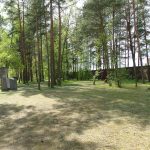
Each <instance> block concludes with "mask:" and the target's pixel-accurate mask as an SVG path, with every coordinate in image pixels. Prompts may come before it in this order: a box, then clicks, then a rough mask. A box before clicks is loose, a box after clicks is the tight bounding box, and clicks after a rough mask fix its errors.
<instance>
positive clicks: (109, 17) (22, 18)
mask: <svg viewBox="0 0 150 150" xmlns="http://www.w3.org/2000/svg"><path fill="white" fill-rule="evenodd" d="M1 3H3V5H2V6H3V7H2V10H1V15H0V67H7V68H9V70H11V74H12V75H13V76H17V77H18V79H19V82H23V83H24V84H27V83H29V82H37V83H38V89H40V88H41V87H40V83H41V82H44V81H48V82H47V83H48V86H49V87H52V88H53V87H54V86H55V85H61V84H62V80H69V79H74V78H75V79H77V80H87V79H92V78H93V74H92V70H97V71H98V73H100V72H101V70H106V72H107V81H106V82H108V83H110V82H109V81H111V80H115V81H116V82H117V84H118V86H121V85H120V80H121V79H122V78H129V77H128V76H129V75H128V74H127V73H126V70H125V68H128V67H133V70H134V80H135V85H136V86H137V82H138V75H137V67H139V68H140V73H141V77H142V82H143V83H145V82H146V81H145V77H144V72H145V70H144V67H145V66H148V67H149V65H150V57H149V55H150V30H149V28H150V20H149V16H150V11H149V10H150V9H149V7H150V1H149V0H85V1H84V4H83V7H82V8H76V7H75V5H76V3H77V1H75V0H70V1H69V0H5V1H3V2H1ZM119 68H124V69H121V70H120V69H119ZM110 70H111V71H110ZM148 71H149V72H148V74H150V69H148ZM96 74H97V72H96ZM126 74H127V75H126ZM95 76H96V75H95ZM149 80H150V79H149Z"/></svg>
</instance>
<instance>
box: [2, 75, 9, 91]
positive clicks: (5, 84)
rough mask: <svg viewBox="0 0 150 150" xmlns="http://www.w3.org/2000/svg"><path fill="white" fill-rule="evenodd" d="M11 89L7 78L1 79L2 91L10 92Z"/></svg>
mask: <svg viewBox="0 0 150 150" xmlns="http://www.w3.org/2000/svg"><path fill="white" fill-rule="evenodd" d="M9 89H10V82H9V79H8V78H7V77H2V78H1V90H2V91H8V90H9Z"/></svg>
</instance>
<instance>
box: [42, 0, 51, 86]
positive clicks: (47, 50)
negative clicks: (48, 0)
mask: <svg viewBox="0 0 150 150" xmlns="http://www.w3.org/2000/svg"><path fill="white" fill-rule="evenodd" d="M44 4H45V0H43V6H44ZM45 9H46V8H44V23H45V25H44V26H45V38H46V53H47V66H48V68H47V70H48V73H47V76H48V87H50V54H49V47H48V32H47V18H46V10H45Z"/></svg>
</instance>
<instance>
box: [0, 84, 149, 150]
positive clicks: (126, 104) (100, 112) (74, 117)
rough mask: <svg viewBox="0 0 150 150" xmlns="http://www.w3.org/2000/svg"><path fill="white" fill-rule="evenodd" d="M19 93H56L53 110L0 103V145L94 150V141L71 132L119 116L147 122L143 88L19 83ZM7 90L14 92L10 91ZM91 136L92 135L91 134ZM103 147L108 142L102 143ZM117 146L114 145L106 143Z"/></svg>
mask: <svg viewBox="0 0 150 150" xmlns="http://www.w3.org/2000/svg"><path fill="white" fill-rule="evenodd" d="M18 92H19V94H20V95H21V96H24V97H28V98H30V96H34V95H37V94H39V93H40V94H42V95H43V96H44V97H47V98H54V97H56V98H57V100H56V101H58V104H54V105H53V109H54V110H57V113H56V112H49V111H47V110H45V111H44V110H41V111H40V110H37V109H36V107H35V106H17V105H11V104H9V105H7V104H5V105H3V104H1V105H0V119H1V121H0V145H1V147H0V149H2V148H3V147H6V146H8V147H9V148H10V149H13V147H15V148H14V149H15V150H17V149H22V150H24V149H27V150H28V149H29V150H30V149H35V150H38V149H39V150H43V149H45V150H47V149H48V147H50V149H51V150H95V149H97V148H99V149H100V147H97V144H96V143H94V142H82V141H77V140H73V139H70V138H69V136H70V135H71V134H72V133H77V134H81V135H82V134H83V132H84V131H85V130H88V129H91V128H94V127H95V126H96V125H99V124H105V123H108V122H111V121H113V122H115V123H116V124H120V123H123V122H122V120H123V119H122V118H127V121H128V122H130V123H132V124H137V125H140V126H141V127H142V128H144V127H146V126H148V125H150V99H149V97H150V93H149V92H147V91H144V90H138V89H137V90H128V89H105V88H100V89H98V88H95V87H93V86H92V87H88V86H86V85H85V86H84V85H82V86H72V85H71V86H65V87H61V88H56V89H53V90H50V89H47V88H45V87H43V90H42V91H41V92H39V91H38V90H33V87H21V88H20V90H19V91H18ZM10 94H14V93H13V92H12V93H10ZM93 136H94V135H93ZM101 147H102V149H105V148H106V149H107V148H108V147H107V145H105V144H104V143H101ZM109 149H112V150H113V149H116V147H113V146H112V147H109Z"/></svg>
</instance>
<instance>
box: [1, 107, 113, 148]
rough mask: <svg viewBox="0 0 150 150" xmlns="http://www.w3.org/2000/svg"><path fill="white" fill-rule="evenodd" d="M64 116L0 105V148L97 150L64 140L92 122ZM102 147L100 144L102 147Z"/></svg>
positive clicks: (80, 131) (89, 125) (91, 143)
mask: <svg viewBox="0 0 150 150" xmlns="http://www.w3.org/2000/svg"><path fill="white" fill-rule="evenodd" d="M64 113H65V112H63V113H59V114H57V115H56V114H54V113H42V112H40V111H37V110H36V108H35V107H33V106H28V107H24V106H16V105H6V104H5V105H0V119H1V121H0V123H1V124H0V149H1V150H3V149H11V150H20V149H21V150H24V149H25V150H30V149H33V150H43V149H44V150H49V149H51V150H95V149H97V145H96V143H93V142H84V143H83V142H80V141H77V140H71V139H70V140H69V138H67V136H69V135H70V134H71V133H79V134H81V133H82V131H83V130H85V129H87V128H89V127H91V126H92V124H93V120H92V119H91V120H90V119H83V118H82V119H81V118H74V119H73V118H68V117H66V116H67V114H65V116H64ZM105 146H106V145H103V143H102V144H101V147H102V148H105ZM106 147H107V146H106ZM98 148H100V147H98ZM109 148H111V149H115V147H109Z"/></svg>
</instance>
